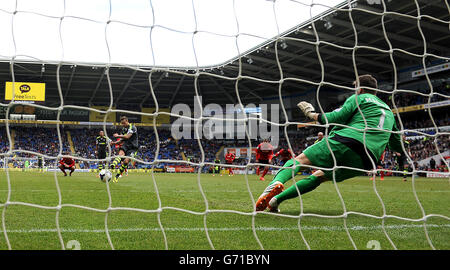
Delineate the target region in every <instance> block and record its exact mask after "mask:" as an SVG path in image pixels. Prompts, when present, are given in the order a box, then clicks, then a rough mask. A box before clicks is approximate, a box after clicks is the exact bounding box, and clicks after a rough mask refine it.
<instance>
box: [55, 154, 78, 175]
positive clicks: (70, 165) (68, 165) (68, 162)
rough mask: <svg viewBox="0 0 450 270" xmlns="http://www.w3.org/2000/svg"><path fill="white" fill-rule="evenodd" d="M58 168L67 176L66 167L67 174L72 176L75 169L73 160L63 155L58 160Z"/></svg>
mask: <svg viewBox="0 0 450 270" xmlns="http://www.w3.org/2000/svg"><path fill="white" fill-rule="evenodd" d="M59 169H60V170H61V171H62V172H63V173H64V176H67V173H66V169H68V170H70V173H69V176H72V173H73V172H74V171H75V160H73V159H72V158H70V157H63V158H62V159H61V160H60V161H59Z"/></svg>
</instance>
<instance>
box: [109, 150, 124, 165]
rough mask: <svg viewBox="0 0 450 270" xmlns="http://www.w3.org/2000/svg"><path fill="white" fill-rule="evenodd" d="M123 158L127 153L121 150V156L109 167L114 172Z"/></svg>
mask: <svg viewBox="0 0 450 270" xmlns="http://www.w3.org/2000/svg"><path fill="white" fill-rule="evenodd" d="M123 156H125V151H124V150H122V149H120V150H119V156H118V157H116V158H115V159H114V161H113V162H112V163H111V165H109V166H110V168H111V170H114V169H115V168H116V167H117V165H119V164H120V162H121V161H122V158H123Z"/></svg>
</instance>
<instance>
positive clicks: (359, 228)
mask: <svg viewBox="0 0 450 270" xmlns="http://www.w3.org/2000/svg"><path fill="white" fill-rule="evenodd" d="M423 226H424V225H418V224H417V225H414V224H400V225H386V226H384V228H386V229H393V230H395V229H408V228H423ZM426 227H427V228H450V224H442V225H437V224H427V225H426ZM301 229H302V230H303V231H314V230H316V231H317V230H319V231H320V230H321V231H344V230H345V228H344V226H301ZM348 229H349V230H352V231H371V230H380V229H382V226H381V225H378V226H351V227H348ZM251 230H252V228H251V227H230V228H227V227H224V228H208V231H210V232H211V231H218V232H228V231H251ZM256 230H257V231H298V227H284V228H277V227H258V228H256ZM57 231H58V230H57V229H28V230H26V229H22V230H6V232H7V233H47V232H57ZM108 231H109V232H160V231H161V228H118V229H109V230H108ZM164 231H166V232H167V231H172V232H201V231H205V228H199V227H197V228H170V227H169V228H164ZM61 232H62V233H105V229H64V228H63V229H61ZM0 233H3V230H0Z"/></svg>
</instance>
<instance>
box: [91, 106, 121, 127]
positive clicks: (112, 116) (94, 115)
mask: <svg viewBox="0 0 450 270" xmlns="http://www.w3.org/2000/svg"><path fill="white" fill-rule="evenodd" d="M91 108H92V109H96V110H102V111H106V110H108V108H109V107H108V106H91ZM111 109H112V110H114V109H116V107H112V108H111ZM104 118H105V114H104V113H101V112H96V111H89V122H103V120H104ZM106 122H113V123H114V122H116V112H110V113H108V117H107V118H106Z"/></svg>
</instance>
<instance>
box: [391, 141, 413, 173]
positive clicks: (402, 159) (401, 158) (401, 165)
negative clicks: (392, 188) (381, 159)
mask: <svg viewBox="0 0 450 270" xmlns="http://www.w3.org/2000/svg"><path fill="white" fill-rule="evenodd" d="M402 140H403V145H404V146H405V150H406V154H408V155H409V156H410V157H411V150H410V148H409V141H407V140H406V136H405V134H403V135H402ZM394 154H395V157H396V160H397V166H398V168H397V170H398V171H401V172H403V181H406V177H407V175H408V172H410V171H412V169H411V168H409V166H408V158H407V156H406V154H405V153H402V152H395V153H394Z"/></svg>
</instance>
